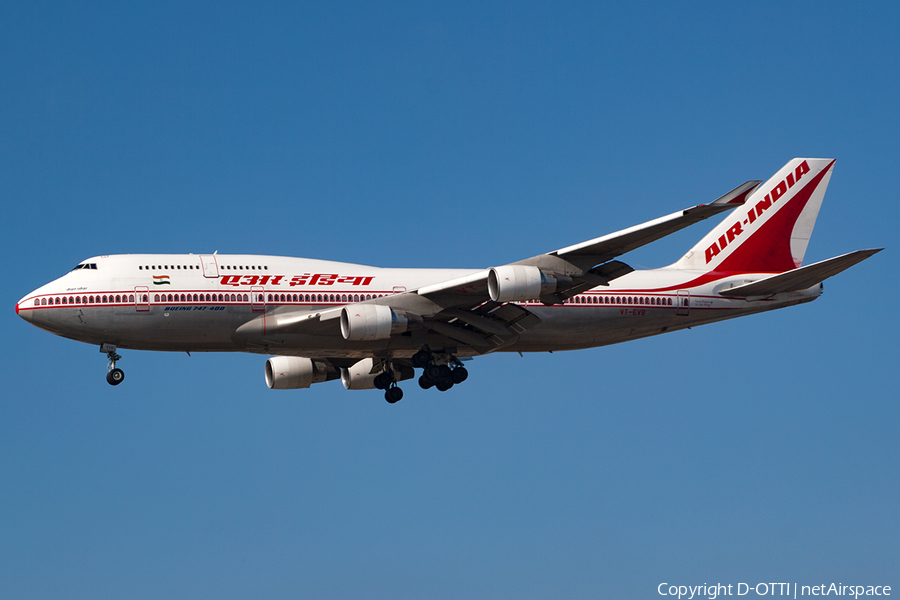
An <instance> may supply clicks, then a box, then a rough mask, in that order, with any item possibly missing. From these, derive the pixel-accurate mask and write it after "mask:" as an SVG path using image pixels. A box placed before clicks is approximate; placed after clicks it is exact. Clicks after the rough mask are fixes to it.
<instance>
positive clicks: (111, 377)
mask: <svg viewBox="0 0 900 600" xmlns="http://www.w3.org/2000/svg"><path fill="white" fill-rule="evenodd" d="M106 381H107V382H109V385H119V384H120V383H122V382H123V381H125V371H123V370H122V369H113V370H111V371H110V372H109V373H107V374H106Z"/></svg>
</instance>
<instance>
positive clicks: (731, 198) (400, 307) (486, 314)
mask: <svg viewBox="0 0 900 600" xmlns="http://www.w3.org/2000/svg"><path fill="white" fill-rule="evenodd" d="M759 183H760V182H759V181H748V182H746V183H744V184H742V185H740V186H738V187H736V188H735V189H733V190H732V191H730V192H728V193H727V194H725V195H724V196H722V197H720V198H718V199H716V200H715V201H713V202H710V203H709V204H700V205H698V206H693V207H691V208H687V209H685V210H682V211H679V212H676V213H672V214H670V215H666V216H664V217H660V218H659V219H654V220H652V221H648V222H646V223H642V224H641V225H636V226H634V227H629V228H628V229H623V230H621V231H617V232H615V233H611V234H609V235H605V236H602V237H598V238H595V239H593V240H588V241H586V242H582V243H580V244H575V245H574V246H568V247H566V248H561V249H559V250H554V251H553V252H548V253H546V254H541V255H539V256H535V257H532V258H529V259H526V260H522V261H519V262H516V263H512V264H510V265H505V266H502V267H494V268H491V269H484V270H482V271H477V272H475V273H472V274H470V275H467V276H465V277H460V278H455V279H450V280H447V281H443V282H440V283H437V284H433V285H426V286H423V287H420V288H418V289H415V290H411V291H408V292H403V293H399V294H392V295H390V296H383V297H381V298H373V299H372V300H367V301H365V302H359V303H354V304H352V305H348V306H347V307H330V308H327V309H323V310H319V309H308V310H304V309H295V308H292V309H290V310H289V311H286V312H279V311H278V310H276V311H275V312H273V313H272V314H266V315H262V316H260V317H259V318H258V319H255V320H253V321H251V322H249V323H246V324H244V325H242V326H241V327H240V328H239V329H238V330H237V331H236V332H235V338H236V339H246V340H251V339H252V340H263V341H264V340H266V339H267V338H270V337H271V336H273V335H277V334H285V333H303V334H309V335H342V329H341V316H342V313H344V312H345V311H344V309H345V308H347V309H350V307H351V306H352V307H354V308H353V309H352V312H353V313H354V314H360V313H372V314H373V315H374V314H376V313H378V311H379V310H381V309H374V308H364V307H365V306H375V307H378V306H381V307H385V308H389V309H390V311H391V313H390V314H391V315H392V316H393V317H395V318H396V317H398V316H399V318H402V319H413V320H414V321H415V323H416V325H417V326H419V325H421V326H422V327H423V328H425V329H426V330H428V331H429V332H433V333H435V334H437V335H439V336H442V337H443V338H446V339H449V340H452V342H453V343H459V344H463V345H466V346H469V347H471V348H472V349H473V350H474V351H475V352H476V353H485V352H490V351H493V350H496V349H497V348H500V347H502V346H505V345H508V344H510V343H512V342H514V341H515V340H516V338H517V337H518V335H519V334H520V333H521V332H523V331H525V330H526V329H529V328H531V327H534V326H535V325H536V324H538V323H540V319H539V318H538V317H536V316H535V315H534V314H532V313H531V312H529V311H528V310H527V309H526V308H524V307H522V306H520V305H518V304H516V303H515V302H516V301H519V300H534V299H538V298H539V299H540V300H541V301H542V302H544V303H545V304H558V303H561V302H563V301H565V300H566V299H568V298H570V297H572V296H575V295H577V294H579V293H581V292H583V291H585V290H588V289H591V288H594V287H597V286H602V285H608V284H609V282H610V281H612V280H613V279H615V278H617V277H621V276H623V275H625V274H627V273H630V272H631V271H633V269H632V268H631V267H629V266H628V265H626V264H625V263H623V262H620V261H617V260H613V259H614V258H615V257H617V256H620V255H622V254H624V253H626V252H629V251H631V250H634V249H635V248H639V247H641V246H644V245H645V244H649V243H650V242H653V241H655V240H658V239H660V238H662V237H664V236H667V235H669V234H671V233H675V232H676V231H679V230H681V229H683V228H685V227H687V226H689V225H693V224H694V223H697V222H699V221H702V220H704V219H707V218H709V217H711V216H714V215H717V214H719V213H721V212H723V211H726V210H729V209H732V208H734V207H736V206H738V205H740V204H743V203H744V201H745V200H746V199H747V196H748V195H749V194H750V192H752V191H753V190H754V189H755V188H756V186H758V185H759ZM516 277H519V278H520V279H521V281H518V280H516V281H517V282H516V283H514V284H509V285H507V284H508V283H509V282H510V281H512V280H511V279H510V278H512V279H515V278H516ZM520 284H521V285H520ZM510 285H512V287H513V288H515V290H516V292H515V293H513V294H512V295H510V293H509V291H508V288H509V286H510ZM517 293H518V294H519V295H516V294H517ZM381 314H385V313H384V312H383V310H382V312H381ZM388 318H390V317H388Z"/></svg>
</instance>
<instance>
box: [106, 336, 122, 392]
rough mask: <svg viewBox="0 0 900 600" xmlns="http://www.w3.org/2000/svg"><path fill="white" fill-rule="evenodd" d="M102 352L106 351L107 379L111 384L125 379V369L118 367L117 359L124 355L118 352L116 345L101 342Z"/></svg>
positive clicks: (116, 383) (117, 383)
mask: <svg viewBox="0 0 900 600" xmlns="http://www.w3.org/2000/svg"><path fill="white" fill-rule="evenodd" d="M100 352H105V353H106V358H107V363H106V381H107V382H108V383H109V385H119V384H120V383H122V382H123V381H125V371H123V370H122V369H117V368H116V361H119V360H122V357H121V356H119V355H118V354H116V347H115V346H113V345H112V344H101V346H100Z"/></svg>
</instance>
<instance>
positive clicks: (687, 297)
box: [675, 290, 691, 317]
mask: <svg viewBox="0 0 900 600" xmlns="http://www.w3.org/2000/svg"><path fill="white" fill-rule="evenodd" d="M676 301H677V306H676V308H675V314H676V315H678V316H680V317H687V316H689V315H690V314H691V291H690V290H678V292H677V297H676Z"/></svg>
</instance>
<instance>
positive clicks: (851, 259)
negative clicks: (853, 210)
mask: <svg viewBox="0 0 900 600" xmlns="http://www.w3.org/2000/svg"><path fill="white" fill-rule="evenodd" d="M882 249H883V248H872V249H870V250H857V251H855V252H850V253H849V254H842V255H841V256H835V257H834V258H829V259H828V260H823V261H821V262H817V263H813V264H811V265H807V266H805V267H800V268H797V269H792V270H790V271H786V272H784V273H779V274H778V275H772V276H771V277H766V278H765V279H760V280H759V281H754V282H753V283H747V284H744V285H739V286H737V287H733V288H731V289H727V290H721V291H720V292H719V294H721V295H722V296H738V297H742V298H745V297H748V296H773V295H775V294H782V293H785V292H796V291H799V290H805V289H807V288H810V287H812V286H814V285H816V284H817V283H821V282H822V281H825V280H826V279H828V278H829V277H831V276H832V275H837V274H838V273H840V272H841V271H843V270H845V269H849V268H850V267H852V266H853V265H855V264H856V263H859V262H862V261H864V260H865V259H867V258H869V257H870V256H872V255H873V254H875V253H876V252H881V250H882Z"/></svg>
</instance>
